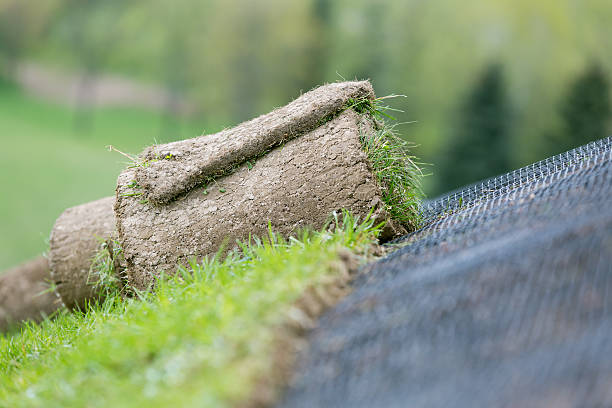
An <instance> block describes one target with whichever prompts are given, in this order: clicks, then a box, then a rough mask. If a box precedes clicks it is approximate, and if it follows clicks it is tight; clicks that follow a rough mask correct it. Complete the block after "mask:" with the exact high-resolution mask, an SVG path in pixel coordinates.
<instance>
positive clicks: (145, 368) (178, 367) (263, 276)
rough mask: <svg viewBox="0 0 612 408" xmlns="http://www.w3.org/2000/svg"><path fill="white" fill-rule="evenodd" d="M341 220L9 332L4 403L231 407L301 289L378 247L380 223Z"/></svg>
mask: <svg viewBox="0 0 612 408" xmlns="http://www.w3.org/2000/svg"><path fill="white" fill-rule="evenodd" d="M342 224H343V228H336V232H334V233H329V232H326V231H323V232H321V233H315V234H310V235H308V236H307V235H304V236H303V237H302V239H301V240H300V241H298V240H292V241H290V242H289V243H285V242H282V241H280V240H279V238H278V237H275V236H274V235H272V238H271V239H269V240H268V241H267V243H266V244H263V245H252V246H251V247H250V248H247V250H246V252H245V253H243V254H242V255H240V256H238V255H236V256H234V257H233V258H230V259H229V260H226V261H224V262H216V261H215V262H208V263H205V264H203V265H196V266H192V269H193V271H192V275H191V274H189V273H185V274H184V275H183V277H182V278H175V279H173V280H171V281H169V282H166V283H161V284H160V285H161V286H160V288H159V289H158V290H157V291H156V293H155V294H150V295H147V296H146V300H145V301H120V300H119V298H110V299H109V300H107V301H106V302H105V303H104V304H103V305H99V306H94V307H92V308H91V309H90V310H89V311H87V312H86V313H75V314H70V313H64V314H62V315H60V316H59V318H58V319H56V320H54V321H47V322H44V323H43V324H42V325H40V326H28V327H27V328H26V329H25V330H23V331H22V332H21V333H20V334H16V335H14V336H9V335H7V336H6V337H4V338H2V337H0V373H2V375H0V406H10V407H20V406H41V407H42V406H44V407H55V406H57V407H67V406H89V407H98V406H99V407H107V406H128V407H139V406H143V405H145V404H146V406H148V407H156V406H160V407H161V406H170V405H172V406H198V407H222V406H228V405H231V404H232V403H233V402H235V401H236V400H237V399H241V398H244V397H245V396H246V395H248V393H249V392H250V391H251V390H252V387H253V385H254V384H255V381H256V380H257V379H258V378H260V377H261V376H262V375H265V374H266V371H267V370H269V369H270V364H271V363H270V356H271V355H272V353H273V352H274V350H273V346H272V345H273V343H272V334H273V333H274V328H277V327H279V324H280V323H281V322H283V321H286V319H287V318H288V316H289V315H290V314H291V315H292V316H294V317H295V316H296V313H295V310H294V309H292V308H291V306H292V304H293V303H294V302H295V301H296V300H297V299H298V298H299V296H300V294H302V293H303V292H304V290H305V289H306V288H307V287H309V286H310V285H314V286H317V285H322V284H324V283H325V282H329V280H330V278H333V277H334V276H335V275H336V274H337V273H338V272H337V268H334V265H337V262H338V253H339V251H340V250H341V248H348V249H350V250H353V251H356V252H358V253H359V252H361V253H364V251H367V248H369V247H370V245H371V243H372V242H374V240H375V237H376V234H377V230H376V229H375V228H372V226H371V224H369V223H362V224H361V225H357V224H356V223H355V222H354V220H352V219H351V218H350V217H348V216H346V215H345V218H344V220H343V222H342ZM270 242H273V244H270ZM298 315H299V314H298Z"/></svg>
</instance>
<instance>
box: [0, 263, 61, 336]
mask: <svg viewBox="0 0 612 408" xmlns="http://www.w3.org/2000/svg"><path fill="white" fill-rule="evenodd" d="M50 286H51V274H50V272H49V265H48V262H47V259H46V258H44V257H42V256H39V257H38V258H35V259H33V260H31V261H28V262H26V263H24V264H22V265H19V266H17V267H15V268H12V269H9V270H7V271H5V272H4V273H3V274H2V275H0V332H3V331H6V330H7V329H8V328H10V327H11V326H12V325H14V324H17V323H19V322H22V321H25V320H32V321H35V322H38V321H40V320H42V319H43V318H44V316H48V315H50V314H51V313H53V312H54V311H56V310H57V309H58V308H59V307H60V306H61V304H62V302H61V301H60V299H59V297H58V296H57V295H56V294H55V293H54V292H53V290H50Z"/></svg>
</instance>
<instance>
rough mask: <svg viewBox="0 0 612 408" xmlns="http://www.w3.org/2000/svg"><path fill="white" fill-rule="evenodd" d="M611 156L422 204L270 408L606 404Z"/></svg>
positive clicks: (557, 161)
mask: <svg viewBox="0 0 612 408" xmlns="http://www.w3.org/2000/svg"><path fill="white" fill-rule="evenodd" d="M610 146H611V139H610V138H607V139H604V140H601V141H598V142H594V143H591V144H589V145H586V146H583V147H581V148H579V149H575V150H573V151H571V152H568V153H566V154H563V155H559V156H555V157H553V158H551V159H548V160H544V161H542V162H539V163H536V164H534V165H531V166H528V167H525V168H523V169H520V170H517V171H514V172H512V173H509V174H507V175H503V176H501V177H497V178H495V179H492V180H488V181H486V182H484V183H481V184H478V185H474V186H471V187H468V188H466V189H464V190H461V191H457V192H454V193H452V194H451V195H448V196H445V197H443V198H441V199H438V200H434V201H432V202H430V203H428V204H426V207H425V208H424V210H423V213H424V216H425V219H426V220H428V223H427V224H426V226H425V227H424V228H422V229H421V230H419V231H417V232H415V233H413V234H411V235H409V236H407V237H405V238H404V239H403V240H402V241H401V243H399V244H397V245H400V246H402V247H401V248H400V249H398V250H397V251H395V252H394V253H392V254H391V255H390V256H388V257H387V258H385V259H383V260H381V261H379V262H377V263H376V264H374V265H372V266H371V268H370V270H369V271H368V273H366V274H363V275H361V276H360V277H359V278H358V279H357V280H356V282H355V283H354V287H355V289H354V292H353V293H352V294H351V295H349V296H348V297H347V298H346V299H345V300H344V301H342V302H341V303H340V304H339V305H338V306H337V307H335V308H334V309H332V310H330V311H329V312H328V313H327V314H325V315H324V316H323V317H322V318H321V320H320V326H319V327H318V328H317V329H315V330H314V331H313V333H312V334H311V336H310V339H309V342H310V348H309V350H308V352H307V353H305V354H304V355H303V356H302V357H301V359H300V361H299V364H298V367H297V370H296V372H297V373H298V374H297V375H296V378H295V379H294V381H293V382H292V383H291V385H290V387H289V389H288V390H287V391H286V394H285V397H284V399H283V401H282V402H281V406H284V407H313V406H325V407H346V406H351V407H374V406H376V407H379V406H380V407H438V406H453V407H506V406H507V407H532V406H534V407H548V406H563V407H566V406H567V407H570V406H587V407H588V406H593V407H595V406H612V357H611V356H612V207H611V206H610V197H611V196H612V153H611V148H610Z"/></svg>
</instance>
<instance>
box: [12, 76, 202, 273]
mask: <svg viewBox="0 0 612 408" xmlns="http://www.w3.org/2000/svg"><path fill="white" fill-rule="evenodd" d="M73 119H74V116H73V112H72V111H71V110H70V109H67V108H65V107H60V106H54V105H50V104H47V103H42V102H37V101H35V100H33V99H31V98H29V97H27V96H25V95H23V94H22V93H21V92H20V91H19V90H17V89H15V88H12V87H10V86H9V85H5V84H4V85H3V84H2V83H0V142H1V146H2V153H1V160H0V185H1V186H2V200H0V225H1V227H0V273H1V271H2V270H3V269H5V268H7V267H10V266H13V265H16V264H17V263H19V262H21V261H24V260H26V259H28V258H30V257H32V256H35V255H37V254H39V253H41V252H43V251H44V250H45V249H46V239H47V237H48V235H49V232H50V230H51V227H52V226H53V223H54V221H55V219H56V218H57V216H59V214H61V212H62V211H63V210H64V209H66V208H68V207H71V206H73V205H77V204H81V203H84V202H87V201H91V200H94V199H97V198H101V197H105V196H109V195H112V194H114V189H115V181H116V178H117V175H118V174H119V171H120V169H121V168H122V167H123V166H124V164H123V162H124V158H123V157H122V156H120V155H119V154H116V153H109V152H108V151H107V150H106V149H105V146H106V145H108V144H113V145H115V146H116V147H117V148H119V149H120V150H123V151H127V152H135V153H137V152H140V151H141V150H142V148H143V147H144V146H145V145H149V144H152V143H153V142H154V140H155V138H157V140H158V141H159V142H162V141H169V140H171V138H168V137H160V136H159V134H160V124H161V122H162V118H161V117H160V116H159V115H157V114H155V113H150V112H144V111H136V110H125V109H124V110H113V109H102V110H98V111H97V112H96V113H95V116H94V127H93V131H92V132H91V133H90V134H87V135H77V134H76V133H75V131H74V130H73V126H72V125H73ZM177 130H180V132H177V133H178V134H174V135H173V137H174V138H175V139H176V138H181V137H182V138H184V137H192V136H196V135H199V134H200V133H201V132H202V130H203V128H202V127H200V126H198V125H197V124H194V123H188V124H183V127H181V128H178V129H177ZM206 130H207V131H209V130H211V129H206Z"/></svg>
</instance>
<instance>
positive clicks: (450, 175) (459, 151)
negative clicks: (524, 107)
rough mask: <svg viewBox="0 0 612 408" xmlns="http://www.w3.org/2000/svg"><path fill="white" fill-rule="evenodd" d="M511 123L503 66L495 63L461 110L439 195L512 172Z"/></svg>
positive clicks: (443, 167) (441, 171)
mask: <svg viewBox="0 0 612 408" xmlns="http://www.w3.org/2000/svg"><path fill="white" fill-rule="evenodd" d="M510 123H511V107H510V103H509V101H508V97H507V94H506V88H505V82H504V76H503V71H502V67H501V65H499V64H493V65H490V66H489V67H488V68H487V69H486V70H485V72H484V74H483V75H482V76H481V77H480V78H479V80H478V81H477V83H476V84H475V86H474V88H473V89H472V91H471V92H470V93H469V94H468V96H467V98H466V99H465V101H464V102H463V105H462V106H461V108H460V109H459V115H458V120H457V121H456V125H455V126H454V128H453V129H452V133H451V137H450V139H449V142H448V148H447V149H446V152H445V153H446V155H445V156H446V157H445V160H443V161H442V163H440V169H439V172H438V173H439V176H438V177H437V178H438V189H439V192H444V191H447V190H449V189H454V188H458V187H461V186H463V185H465V184H468V183H472V182H476V181H479V180H481V179H484V178H487V177H492V176H496V175H498V174H501V173H504V172H507V171H509V170H510V166H511V159H510V152H509V147H510V143H509V140H508V139H509V137H510ZM434 173H435V169H434Z"/></svg>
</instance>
